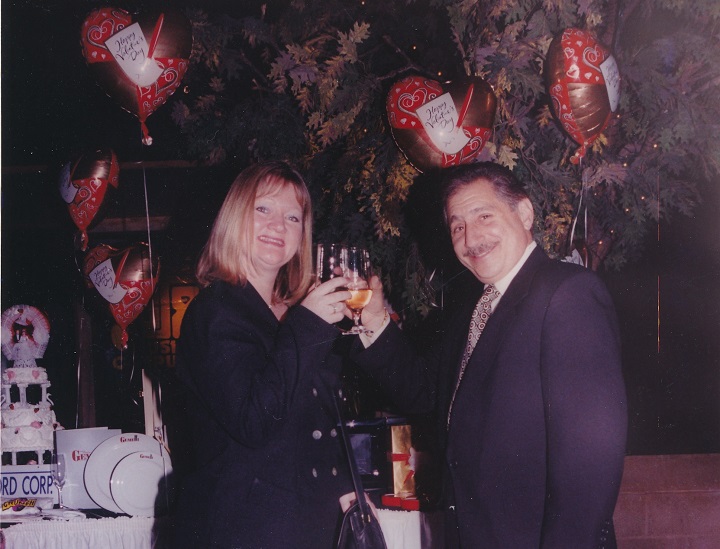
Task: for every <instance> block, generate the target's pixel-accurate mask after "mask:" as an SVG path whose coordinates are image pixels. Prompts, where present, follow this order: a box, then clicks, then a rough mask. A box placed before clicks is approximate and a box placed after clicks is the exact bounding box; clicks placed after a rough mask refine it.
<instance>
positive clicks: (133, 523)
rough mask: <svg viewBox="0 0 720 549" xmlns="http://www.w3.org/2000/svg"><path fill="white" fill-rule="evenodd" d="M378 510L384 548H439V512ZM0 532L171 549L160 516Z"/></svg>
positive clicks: (44, 541) (21, 537)
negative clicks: (385, 546)
mask: <svg viewBox="0 0 720 549" xmlns="http://www.w3.org/2000/svg"><path fill="white" fill-rule="evenodd" d="M377 512H378V521H379V522H380V526H381V528H382V531H383V534H384V536H385V541H386V543H387V546H388V549H443V542H442V536H443V528H442V516H441V514H440V513H437V512H436V513H421V512H418V511H394V510H390V509H378V510H377ZM2 533H3V534H4V536H5V547H6V549H171V548H170V546H169V532H168V521H167V519H159V518H146V517H133V518H130V517H117V518H101V519H81V520H72V521H68V522H64V521H45V520H40V521H32V522H24V523H21V524H15V525H13V526H11V527H9V528H5V529H3V532H2ZM198 549H202V548H198Z"/></svg>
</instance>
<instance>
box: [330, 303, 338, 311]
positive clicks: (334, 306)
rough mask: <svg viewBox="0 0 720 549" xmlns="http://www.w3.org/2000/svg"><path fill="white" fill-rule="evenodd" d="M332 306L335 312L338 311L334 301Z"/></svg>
mask: <svg viewBox="0 0 720 549" xmlns="http://www.w3.org/2000/svg"><path fill="white" fill-rule="evenodd" d="M330 306H331V307H332V310H333V313H337V306H336V305H335V304H334V303H331V304H330Z"/></svg>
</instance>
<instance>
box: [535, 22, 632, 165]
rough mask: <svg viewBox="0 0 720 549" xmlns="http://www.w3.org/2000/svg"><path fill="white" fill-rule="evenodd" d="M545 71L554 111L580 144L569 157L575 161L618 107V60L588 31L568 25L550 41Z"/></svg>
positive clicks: (569, 133)
mask: <svg viewBox="0 0 720 549" xmlns="http://www.w3.org/2000/svg"><path fill="white" fill-rule="evenodd" d="M544 72H545V84H546V87H547V91H548V93H549V94H550V98H551V100H552V101H551V105H552V110H553V114H554V115H555V117H556V118H557V120H558V122H560V125H561V126H562V128H563V130H565V131H566V132H567V134H568V135H569V136H570V137H571V138H572V139H573V141H575V142H576V143H577V144H578V145H580V148H579V149H578V151H577V152H576V153H575V155H574V156H573V158H572V159H571V161H572V162H573V163H575V164H576V163H578V162H579V161H580V159H581V158H582V157H583V156H585V153H586V151H587V148H588V147H589V146H590V145H591V144H592V143H593V142H594V141H595V140H596V139H597V138H598V137H599V136H600V134H601V133H602V131H603V130H604V129H605V128H606V127H607V125H608V124H609V122H610V118H611V115H612V113H613V112H615V111H616V110H617V106H618V102H619V98H620V73H619V71H618V67H617V63H616V61H615V58H614V57H613V56H612V54H611V53H610V51H609V50H608V49H607V48H606V47H605V46H603V45H602V44H600V43H599V42H598V41H597V40H596V39H595V37H594V36H593V35H592V34H591V33H589V32H587V31H583V30H580V29H574V28H569V29H565V30H564V31H563V32H562V33H561V34H560V35H559V36H556V37H555V38H554V39H553V41H552V42H551V44H550V48H549V49H548V53H547V56H546V59H545V69H544Z"/></svg>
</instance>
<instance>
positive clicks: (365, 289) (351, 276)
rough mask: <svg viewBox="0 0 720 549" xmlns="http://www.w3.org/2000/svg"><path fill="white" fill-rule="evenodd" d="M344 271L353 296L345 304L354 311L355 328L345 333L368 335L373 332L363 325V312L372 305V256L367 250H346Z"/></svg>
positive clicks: (343, 254) (343, 261)
mask: <svg viewBox="0 0 720 549" xmlns="http://www.w3.org/2000/svg"><path fill="white" fill-rule="evenodd" d="M341 265H342V270H343V274H344V275H345V278H347V279H348V284H347V289H348V291H349V292H350V294H351V297H350V299H348V300H346V301H345V303H346V304H347V306H348V309H350V310H351V311H352V316H353V323H354V326H353V327H352V328H351V329H350V330H347V331H346V332H343V333H344V334H367V335H372V331H371V330H368V329H367V328H365V327H364V326H363V325H362V320H361V316H362V310H363V309H364V308H365V305H367V304H368V303H370V298H371V297H372V290H371V289H370V284H369V282H370V277H371V276H372V268H371V266H370V254H369V253H368V252H367V250H364V249H363V248H357V247H354V246H352V247H349V248H345V249H344V250H343V252H342V261H341Z"/></svg>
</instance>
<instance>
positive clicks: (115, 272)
mask: <svg viewBox="0 0 720 549" xmlns="http://www.w3.org/2000/svg"><path fill="white" fill-rule="evenodd" d="M158 271H159V261H158V260H157V258H152V260H151V256H150V247H149V246H148V245H147V244H146V243H144V242H140V243H137V244H134V245H133V246H130V247H129V248H125V249H124V250H118V249H116V248H113V247H112V246H108V245H107V244H100V245H99V246H95V247H94V248H91V249H90V251H88V253H87V255H86V256H85V259H84V261H83V273H84V274H85V277H86V279H87V282H88V285H89V286H90V287H94V288H95V289H96V290H97V291H98V293H99V294H100V295H101V296H102V297H103V299H105V301H107V302H108V305H109V308H110V312H111V313H112V315H113V318H114V319H115V322H117V324H118V326H120V328H121V329H122V345H123V347H125V346H126V345H127V340H128V337H127V331H126V329H127V327H128V326H129V325H130V323H132V322H133V321H134V320H135V319H136V318H137V317H138V316H139V315H140V313H142V312H143V310H144V309H145V306H146V305H147V304H148V302H149V301H150V298H151V297H152V295H153V292H154V291H155V286H156V284H157V277H158Z"/></svg>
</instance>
